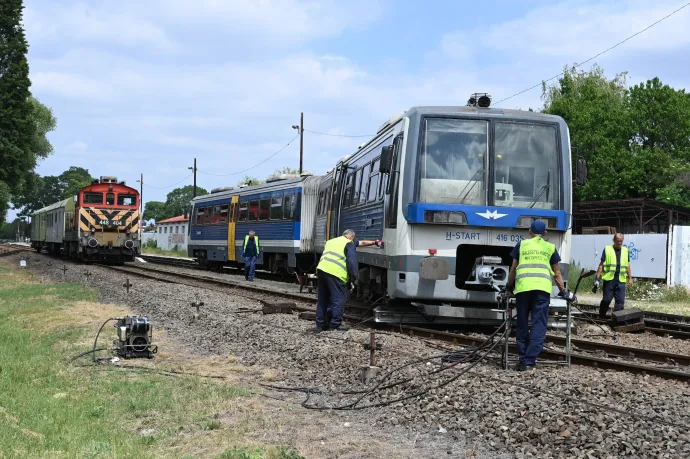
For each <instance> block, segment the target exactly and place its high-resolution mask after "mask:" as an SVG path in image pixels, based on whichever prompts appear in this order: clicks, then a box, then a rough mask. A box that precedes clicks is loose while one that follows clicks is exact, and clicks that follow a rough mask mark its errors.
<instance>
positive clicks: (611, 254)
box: [601, 245, 628, 282]
mask: <svg viewBox="0 0 690 459" xmlns="http://www.w3.org/2000/svg"><path fill="white" fill-rule="evenodd" d="M604 253H605V254H606V260H604V273H603V274H602V275H601V280H605V281H612V280H613V276H614V275H615V274H616V267H617V266H618V261H617V260H616V250H615V249H614V248H613V246H612V245H607V246H606V247H605V248H604ZM620 268H621V269H620V273H619V274H618V280H619V281H621V282H625V281H626V280H627V279H628V248H627V247H626V246H622V247H621V264H620Z"/></svg>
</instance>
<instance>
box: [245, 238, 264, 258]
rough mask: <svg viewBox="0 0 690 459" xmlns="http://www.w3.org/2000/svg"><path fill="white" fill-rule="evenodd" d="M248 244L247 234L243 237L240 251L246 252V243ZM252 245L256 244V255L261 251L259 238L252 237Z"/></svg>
mask: <svg viewBox="0 0 690 459" xmlns="http://www.w3.org/2000/svg"><path fill="white" fill-rule="evenodd" d="M248 242H249V235H248V234H247V235H246V236H245V237H244V247H242V251H245V250H247V243H248ZM254 243H255V244H256V254H257V255H258V254H259V253H260V252H261V250H260V249H259V236H256V235H255V236H254Z"/></svg>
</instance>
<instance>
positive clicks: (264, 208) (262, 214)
mask: <svg viewBox="0 0 690 459" xmlns="http://www.w3.org/2000/svg"><path fill="white" fill-rule="evenodd" d="M269 206H270V200H269V199H268V198H264V199H262V200H261V201H260V202H259V220H261V221H263V220H268V212H269Z"/></svg>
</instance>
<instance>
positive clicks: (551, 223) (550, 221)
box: [517, 215, 558, 229]
mask: <svg viewBox="0 0 690 459" xmlns="http://www.w3.org/2000/svg"><path fill="white" fill-rule="evenodd" d="M535 220H541V221H543V222H544V223H545V224H546V229H555V228H558V219H557V218H546V217H534V216H530V215H520V218H518V223H517V226H518V228H529V227H530V226H532V222H534V221H535Z"/></svg>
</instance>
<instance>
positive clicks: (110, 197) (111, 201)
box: [105, 193, 115, 206]
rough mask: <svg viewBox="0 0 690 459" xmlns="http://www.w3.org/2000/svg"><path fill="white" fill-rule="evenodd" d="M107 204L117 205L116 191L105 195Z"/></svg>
mask: <svg viewBox="0 0 690 459" xmlns="http://www.w3.org/2000/svg"><path fill="white" fill-rule="evenodd" d="M105 205H106V206H113V205H115V193H106V195H105Z"/></svg>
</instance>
